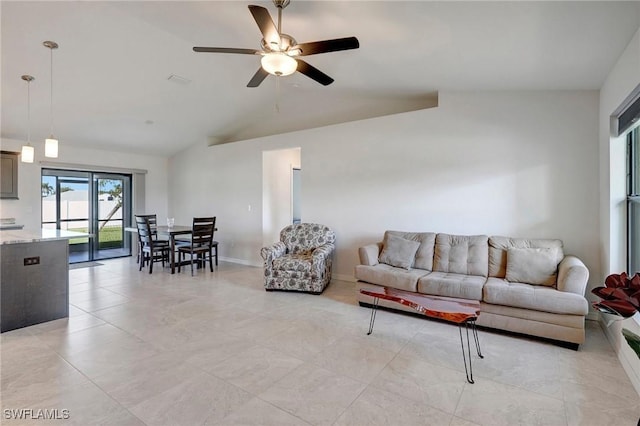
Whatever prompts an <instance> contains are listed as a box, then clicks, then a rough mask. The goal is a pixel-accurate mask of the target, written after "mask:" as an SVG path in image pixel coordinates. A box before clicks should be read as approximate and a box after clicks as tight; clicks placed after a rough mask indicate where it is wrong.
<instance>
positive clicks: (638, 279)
mask: <svg viewBox="0 0 640 426" xmlns="http://www.w3.org/2000/svg"><path fill="white" fill-rule="evenodd" d="M627 287H629V288H632V289H635V290H640V274H635V275H634V276H633V278H631V279H630V280H629V285H628V286H627Z"/></svg>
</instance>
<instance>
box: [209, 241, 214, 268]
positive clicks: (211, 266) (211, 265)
mask: <svg viewBox="0 0 640 426" xmlns="http://www.w3.org/2000/svg"><path fill="white" fill-rule="evenodd" d="M212 251H213V249H212V248H211V247H209V270H210V271H211V272H213V259H211V252H212Z"/></svg>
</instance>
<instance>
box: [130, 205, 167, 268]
mask: <svg viewBox="0 0 640 426" xmlns="http://www.w3.org/2000/svg"><path fill="white" fill-rule="evenodd" d="M151 222H152V221H151V219H150V218H149V216H148V215H141V216H136V227H137V228H138V245H139V247H140V250H139V253H138V257H139V259H140V261H139V264H140V267H139V269H138V270H139V271H142V267H143V266H144V265H145V263H148V264H149V273H150V274H151V273H153V264H154V262H159V261H162V266H163V267H164V263H165V260H168V259H169V244H168V243H167V244H163V241H162V240H157V239H156V238H155V237H154V231H153V229H152V228H151Z"/></svg>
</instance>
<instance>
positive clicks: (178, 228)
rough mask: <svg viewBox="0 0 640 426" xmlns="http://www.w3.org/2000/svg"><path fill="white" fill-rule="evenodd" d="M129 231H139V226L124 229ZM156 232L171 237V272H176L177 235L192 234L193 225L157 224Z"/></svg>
mask: <svg viewBox="0 0 640 426" xmlns="http://www.w3.org/2000/svg"><path fill="white" fill-rule="evenodd" d="M124 230H125V231H127V232H133V233H136V234H137V233H138V228H135V227H126V228H125V229H124ZM156 233H157V235H158V236H162V237H169V246H170V248H171V250H170V252H169V253H170V254H169V264H170V266H171V273H172V274H175V273H176V260H175V256H176V254H175V252H176V237H177V236H178V235H191V226H190V225H189V226H187V225H173V226H157V227H156Z"/></svg>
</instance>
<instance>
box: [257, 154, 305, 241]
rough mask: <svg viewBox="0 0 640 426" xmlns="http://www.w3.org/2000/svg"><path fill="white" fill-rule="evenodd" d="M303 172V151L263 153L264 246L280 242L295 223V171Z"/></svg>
mask: <svg viewBox="0 0 640 426" xmlns="http://www.w3.org/2000/svg"><path fill="white" fill-rule="evenodd" d="M294 167H295V168H300V148H291V149H278V150H275V151H264V152H263V153H262V244H263V245H265V246H266V245H270V244H273V243H274V242H276V241H279V240H280V230H281V229H282V228H284V227H285V226H287V225H291V223H292V220H293V218H292V216H291V214H292V209H293V206H292V202H291V201H292V185H291V183H292V181H291V179H292V169H293V168H294Z"/></svg>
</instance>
